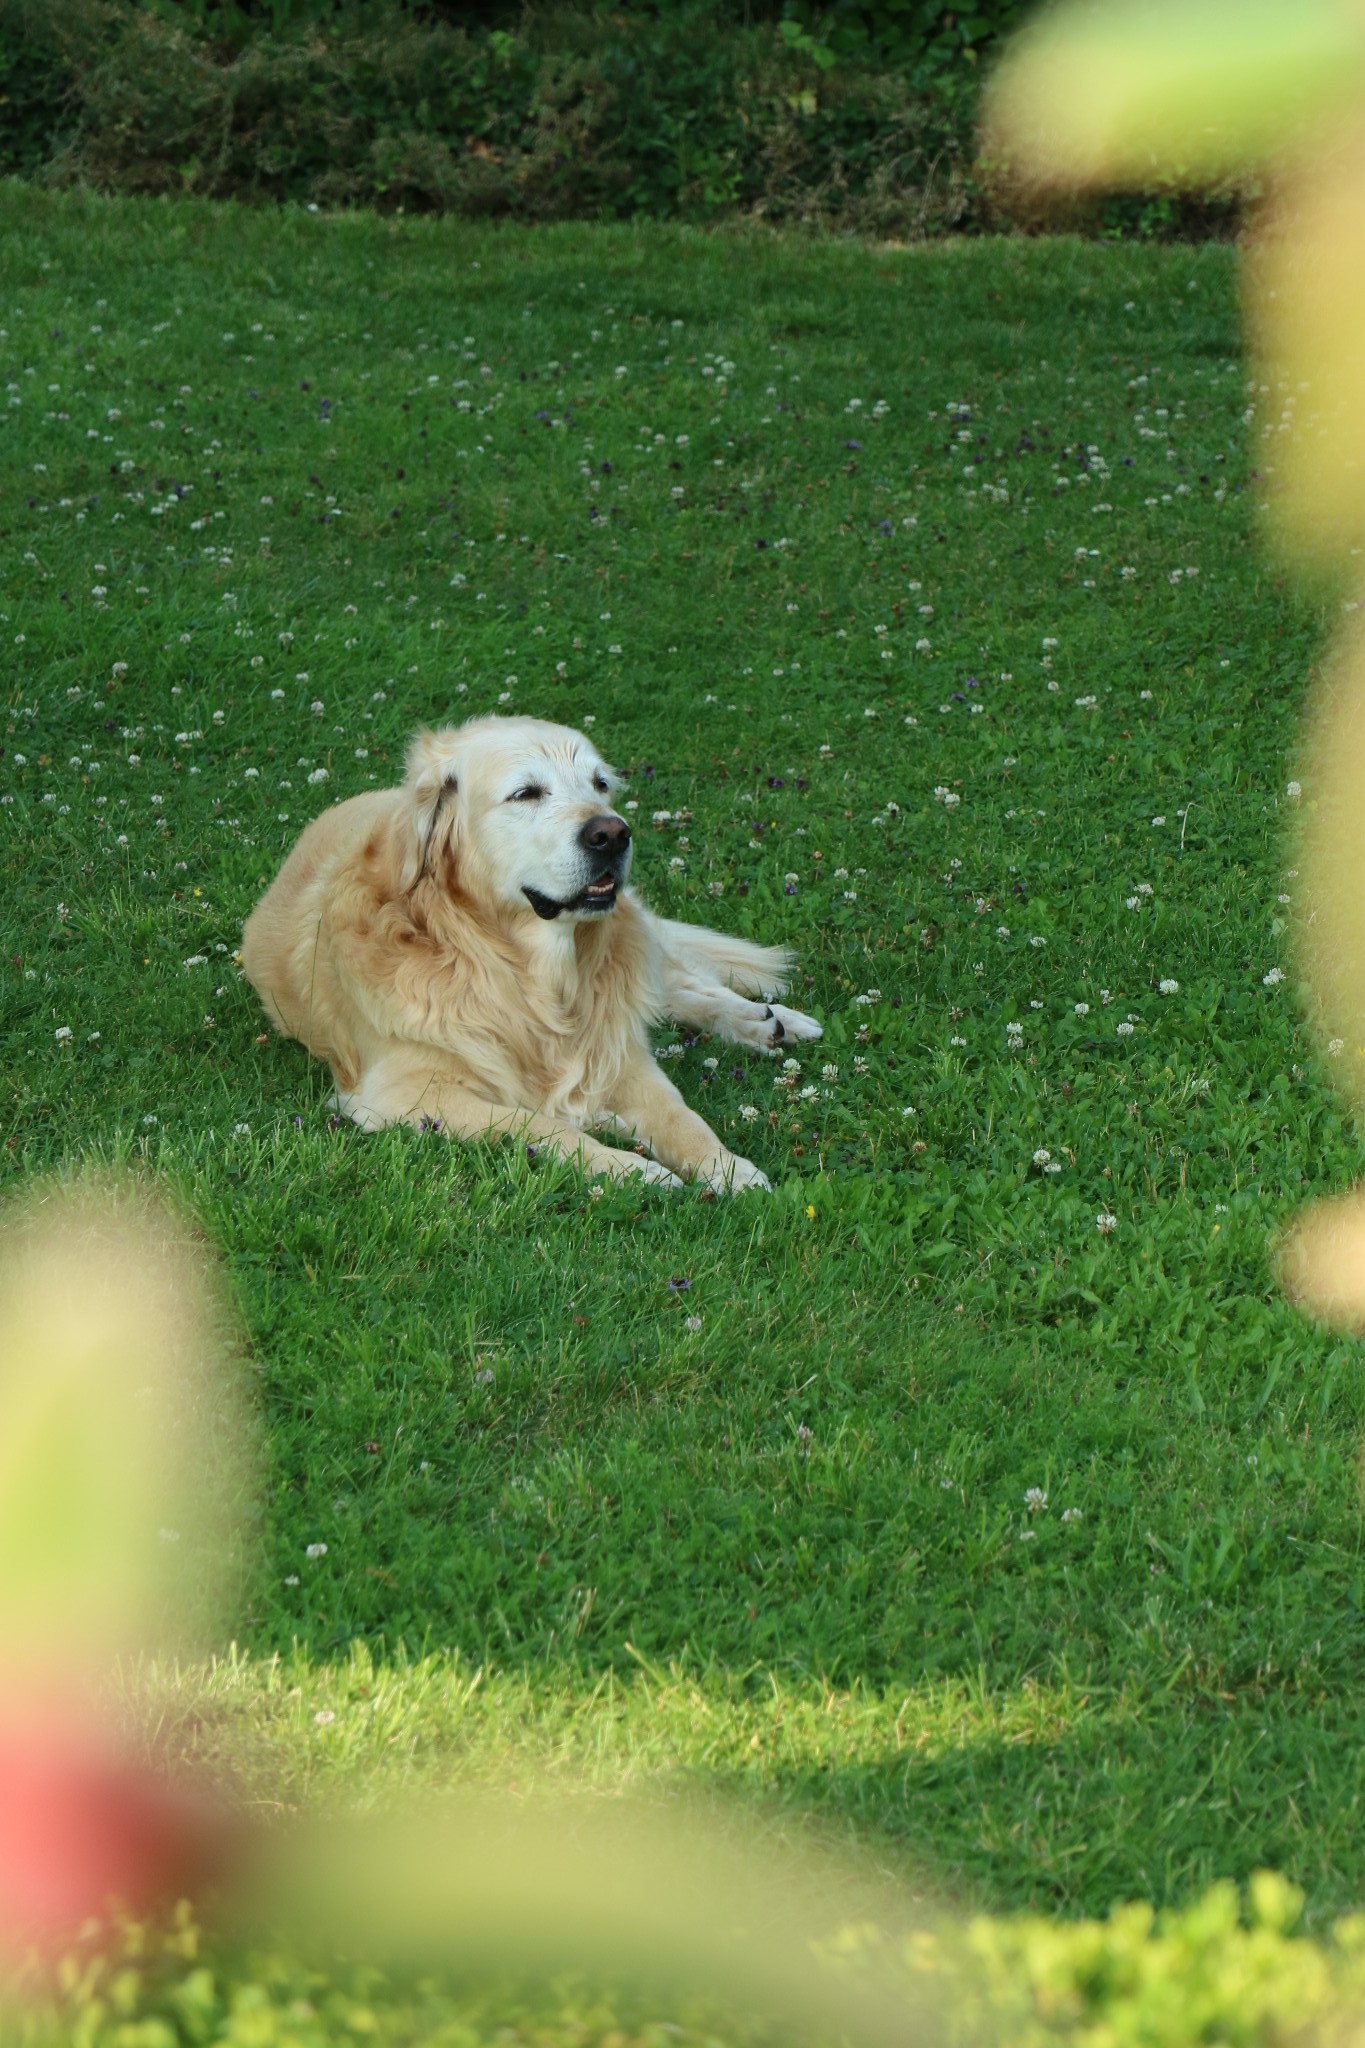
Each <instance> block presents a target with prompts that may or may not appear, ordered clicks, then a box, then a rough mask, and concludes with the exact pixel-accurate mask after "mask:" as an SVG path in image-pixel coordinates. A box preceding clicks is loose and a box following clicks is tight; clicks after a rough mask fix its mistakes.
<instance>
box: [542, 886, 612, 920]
mask: <svg viewBox="0 0 1365 2048" xmlns="http://www.w3.org/2000/svg"><path fill="white" fill-rule="evenodd" d="M616 890H617V881H616V877H615V875H599V876H598V877H597V880H596V881H595V882H589V884H588V886H587V888H586V889H580V890H579V892H578V894H577V895H576V896H571V897H570V898H569V900H568V902H567V903H556V901H555V899H554V897H553V896H546V895H544V894H542V892H541V891H540V890H539V889H523V890H522V892H521V893H522V895H523V896H524V897H525V898H526V901H527V902H528V903H529V904H530V906H531V908H532V910H534V912H535V914H536V916H537V917H544V918H551V917H558V916H559V914H560V912H561V911H564V910H586V911H588V912H590V913H597V912H600V911H604V910H614V909H615V908H616Z"/></svg>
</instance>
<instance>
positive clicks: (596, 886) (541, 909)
mask: <svg viewBox="0 0 1365 2048" xmlns="http://www.w3.org/2000/svg"><path fill="white" fill-rule="evenodd" d="M578 843H579V845H580V847H581V848H582V849H583V852H584V853H585V854H587V856H588V858H589V859H590V860H591V861H592V862H593V863H594V865H597V866H598V867H599V868H600V872H599V873H598V874H597V875H595V876H594V877H593V879H592V881H591V882H589V883H587V884H586V885H585V886H584V887H583V888H582V889H580V890H579V892H578V894H577V895H576V896H570V897H568V898H567V899H566V900H565V901H563V902H556V900H555V898H554V897H553V896H547V895H545V893H544V892H543V890H540V889H527V888H523V890H522V892H521V893H522V895H523V896H524V897H525V898H526V901H527V902H528V903H529V904H530V906H531V908H532V910H534V912H535V914H536V916H537V917H543V918H545V919H547V920H548V919H550V918H554V917H558V916H560V915H561V913H562V912H564V911H566V910H570V911H579V912H586V913H587V914H588V915H589V916H598V917H600V916H601V915H602V914H603V912H605V911H608V910H614V909H615V908H616V898H617V894H618V892H619V890H620V887H621V884H622V883H623V882H624V880H625V871H626V866H627V864H628V862H629V859H630V827H629V825H628V824H627V823H626V821H625V819H624V818H618V817H617V816H616V815H615V814H614V813H604V814H603V815H602V816H601V817H600V818H589V819H588V821H587V823H586V824H585V825H584V826H583V828H582V830H581V831H580V832H579V835H578Z"/></svg>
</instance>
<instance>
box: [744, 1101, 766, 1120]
mask: <svg viewBox="0 0 1365 2048" xmlns="http://www.w3.org/2000/svg"><path fill="white" fill-rule="evenodd" d="M739 1113H740V1116H741V1117H742V1118H743V1120H744V1122H745V1123H746V1124H752V1123H756V1122H757V1121H758V1119H759V1117H761V1116H762V1114H763V1112H762V1110H761V1109H758V1108H756V1107H755V1105H754V1104H753V1103H752V1102H741V1103H740V1105H739Z"/></svg>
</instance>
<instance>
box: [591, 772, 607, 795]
mask: <svg viewBox="0 0 1365 2048" xmlns="http://www.w3.org/2000/svg"><path fill="white" fill-rule="evenodd" d="M592 786H593V788H594V789H595V790H597V791H598V792H599V794H600V795H602V796H605V795H606V793H607V778H606V776H605V775H594V776H593V779H592Z"/></svg>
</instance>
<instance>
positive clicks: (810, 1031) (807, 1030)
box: [768, 1003, 825, 1046]
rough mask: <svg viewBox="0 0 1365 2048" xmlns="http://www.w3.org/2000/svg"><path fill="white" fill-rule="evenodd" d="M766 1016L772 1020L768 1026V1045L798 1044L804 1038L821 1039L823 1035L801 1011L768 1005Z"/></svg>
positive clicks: (778, 1004) (812, 1019)
mask: <svg viewBox="0 0 1365 2048" xmlns="http://www.w3.org/2000/svg"><path fill="white" fill-rule="evenodd" d="M768 1015H769V1017H770V1018H771V1019H772V1022H771V1024H770V1025H769V1026H768V1030H769V1033H770V1036H769V1039H768V1043H769V1045H772V1046H778V1045H787V1044H799V1043H800V1041H801V1040H802V1039H804V1038H823V1037H824V1035H825V1034H824V1031H823V1030H822V1029H821V1027H820V1025H819V1024H817V1023H816V1021H815V1019H814V1017H807V1016H806V1014H805V1013H804V1011H802V1010H789V1009H787V1008H786V1006H785V1004H783V1003H770V1004H769V1006H768Z"/></svg>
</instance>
